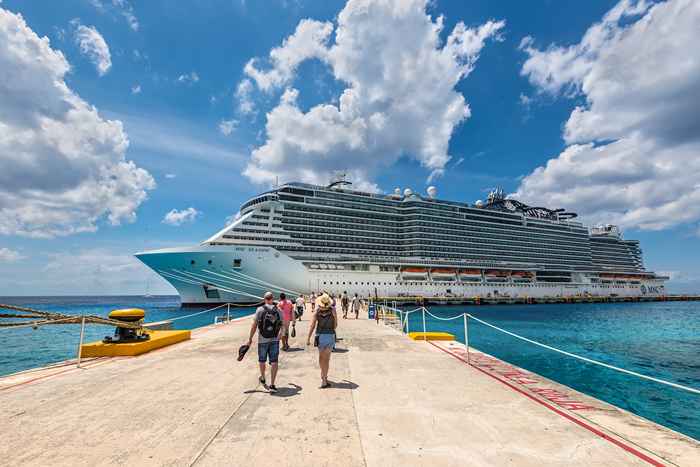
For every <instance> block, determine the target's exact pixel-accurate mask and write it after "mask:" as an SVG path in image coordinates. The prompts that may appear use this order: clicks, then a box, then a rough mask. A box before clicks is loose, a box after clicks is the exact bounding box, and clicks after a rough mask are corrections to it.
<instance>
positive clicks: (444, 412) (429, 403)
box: [0, 318, 700, 466]
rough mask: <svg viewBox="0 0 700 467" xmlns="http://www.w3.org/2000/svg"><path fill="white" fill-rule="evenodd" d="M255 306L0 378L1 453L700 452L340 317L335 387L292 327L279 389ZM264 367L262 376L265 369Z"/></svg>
mask: <svg viewBox="0 0 700 467" xmlns="http://www.w3.org/2000/svg"><path fill="white" fill-rule="evenodd" d="M250 319H251V318H245V319H243V320H239V321H235V322H232V323H229V324H223V325H218V326H215V327H214V326H211V327H208V328H203V329H200V330H196V331H194V332H193V336H192V337H193V338H192V340H190V341H187V342H183V343H180V344H176V345H174V346H172V347H168V348H165V349H160V350H157V351H154V352H152V353H149V354H145V355H142V356H139V357H117V358H102V359H94V360H88V361H86V362H84V363H83V368H80V369H78V368H75V366H71V365H65V366H55V367H53V368H47V369H41V370H33V371H29V372H24V373H20V374H16V375H12V376H9V377H5V378H0V431H1V432H2V442H0V459H2V464H3V465H10V466H15V465H17V466H19V465H37V466H40V465H41V466H44V465H70V466H82V465H84V466H92V465H154V466H155V465H158V466H160V465H168V466H189V465H202V466H206V465H210V466H218V465H226V466H271V465H279V466H317V465H319V466H325V465H328V466H393V465H396V466H409V465H425V466H442V465H455V466H457V465H459V466H463V465H475V466H501V465H517V466H521V465H533V466H542V465H561V466H563V465H566V466H571V465H586V466H589V465H649V464H651V465H687V466H695V465H700V443H698V442H697V441H695V440H693V439H690V438H688V437H686V436H683V435H680V434H678V433H676V432H674V431H672V430H669V429H666V428H664V427H661V426H659V425H656V424H654V423H652V422H650V421H647V420H644V419H642V418H640V417H637V416H634V415H632V414H630V413H628V412H625V411H622V410H619V409H617V408H614V407H612V406H610V405H608V404H605V403H602V402H600V401H597V400H595V399H593V398H590V397H587V396H585V395H582V394H580V393H577V392H575V391H573V390H571V389H569V388H566V387H564V386H561V385H558V384H556V383H553V382H551V381H548V380H546V379H544V378H541V377H539V376H538V375H534V374H532V373H529V372H526V371H524V370H521V369H518V368H514V367H512V366H510V365H507V364H505V363H504V362H501V361H498V360H496V359H493V358H491V357H489V356H487V355H483V354H480V353H478V352H471V351H470V356H469V357H470V358H469V361H470V364H467V363H466V353H465V349H464V346H462V345H460V344H458V343H447V342H435V343H427V342H420V341H418V342H416V341H411V340H409V339H408V338H407V337H406V336H404V335H402V334H400V333H399V332H397V331H396V330H394V329H392V328H391V327H389V326H386V325H383V324H376V323H375V322H374V321H368V320H366V319H361V320H357V321H355V320H341V322H340V327H339V330H338V335H339V337H341V338H342V340H341V341H340V342H339V343H338V350H339V352H337V353H334V354H333V357H332V360H331V371H330V379H331V380H332V381H333V382H334V385H333V387H332V388H330V389H323V390H322V389H319V385H320V379H319V369H318V363H317V352H316V350H315V349H314V348H313V347H309V348H306V347H305V345H304V343H305V342H304V341H305V337H306V336H305V333H306V330H307V327H306V326H307V324H308V321H307V320H304V322H302V323H299V324H298V325H297V332H298V335H297V338H296V339H292V347H293V350H294V351H292V352H288V353H284V352H283V353H281V357H280V373H279V377H278V381H277V386H278V388H279V389H280V391H279V393H278V394H276V395H271V394H269V393H268V392H267V391H266V390H265V389H264V388H263V387H262V386H260V385H259V384H258V382H257V370H256V367H257V355H256V351H255V348H253V349H251V351H250V353H249V354H248V355H247V356H246V358H245V359H244V361H243V362H237V361H236V358H235V357H236V352H237V348H238V346H239V345H241V344H242V343H243V342H244V341H245V339H246V335H247V333H248V329H249V326H250ZM268 380H269V376H268Z"/></svg>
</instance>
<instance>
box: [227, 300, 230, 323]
mask: <svg viewBox="0 0 700 467" xmlns="http://www.w3.org/2000/svg"><path fill="white" fill-rule="evenodd" d="M226 322H227V323H230V322H231V304H230V303H227V304H226Z"/></svg>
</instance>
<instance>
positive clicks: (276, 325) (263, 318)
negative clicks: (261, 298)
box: [258, 305, 282, 339]
mask: <svg viewBox="0 0 700 467" xmlns="http://www.w3.org/2000/svg"><path fill="white" fill-rule="evenodd" d="M281 327H282V318H281V317H280V312H279V310H277V307H276V306H274V305H273V306H267V305H263V312H262V314H261V315H260V318H258V330H259V331H260V335H261V336H262V337H265V338H266V339H271V338H273V337H277V335H278V334H279V332H280V328H281Z"/></svg>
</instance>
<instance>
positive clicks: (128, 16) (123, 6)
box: [112, 0, 139, 31]
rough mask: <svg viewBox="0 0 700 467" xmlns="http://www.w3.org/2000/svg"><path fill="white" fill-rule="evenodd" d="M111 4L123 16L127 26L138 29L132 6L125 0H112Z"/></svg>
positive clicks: (137, 21)
mask: <svg viewBox="0 0 700 467" xmlns="http://www.w3.org/2000/svg"><path fill="white" fill-rule="evenodd" d="M112 5H114V7H115V8H116V9H117V10H118V11H119V13H120V14H121V15H122V16H123V17H124V19H125V20H126V22H127V23H128V24H129V27H130V28H131V29H132V30H134V31H138V30H139V20H138V19H137V18H136V15H134V8H133V7H132V6H131V4H130V3H129V2H127V1H126V0H112Z"/></svg>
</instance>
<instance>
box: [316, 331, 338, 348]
mask: <svg viewBox="0 0 700 467" xmlns="http://www.w3.org/2000/svg"><path fill="white" fill-rule="evenodd" d="M334 345H335V334H319V335H318V350H323V349H326V348H328V349H332V348H333V346H334Z"/></svg>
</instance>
